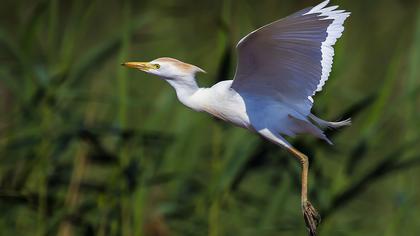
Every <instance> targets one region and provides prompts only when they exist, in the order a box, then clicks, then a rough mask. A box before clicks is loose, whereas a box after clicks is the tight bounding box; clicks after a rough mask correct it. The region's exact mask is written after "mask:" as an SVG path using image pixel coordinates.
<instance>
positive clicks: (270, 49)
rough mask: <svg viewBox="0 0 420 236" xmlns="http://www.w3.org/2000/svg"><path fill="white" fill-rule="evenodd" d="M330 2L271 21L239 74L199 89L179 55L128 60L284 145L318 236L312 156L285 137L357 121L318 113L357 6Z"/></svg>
mask: <svg viewBox="0 0 420 236" xmlns="http://www.w3.org/2000/svg"><path fill="white" fill-rule="evenodd" d="M328 3H329V1H328V0H327V1H324V2H322V3H321V4H319V5H317V6H315V7H311V8H307V9H304V10H301V11H299V12H297V13H295V14H293V15H290V16H288V17H286V18H283V19H281V20H278V21H275V22H273V23H271V24H268V25H265V26H263V27H261V28H259V29H257V30H255V31H253V32H251V33H250V34H248V35H246V36H245V37H244V38H242V39H241V40H240V41H239V43H238V45H237V51H238V60H237V61H238V62H237V68H236V73H235V77H234V79H233V80H226V81H222V82H219V83H217V84H215V85H214V86H212V87H211V88H199V87H198V85H197V83H196V81H195V74H196V73H197V72H204V70H202V69H200V68H199V67H197V66H194V65H191V64H187V63H184V62H181V61H179V60H176V59H172V58H167V57H165V58H159V59H156V60H153V61H151V62H126V63H123V65H124V66H127V67H131V68H136V69H139V70H142V71H145V72H147V73H150V74H154V75H157V76H159V77H160V78H162V79H163V80H165V81H167V82H168V83H169V84H170V85H171V86H172V87H173V88H174V89H175V91H176V94H177V97H178V99H179V100H180V101H181V102H182V103H183V104H184V105H186V106H187V107H190V108H192V109H193V110H196V111H205V112H208V113H210V114H211V115H213V116H215V117H218V118H220V119H222V120H225V121H227V122H230V123H232V124H234V125H237V126H240V127H243V128H245V129H248V130H250V131H252V132H255V133H257V134H259V135H261V136H262V137H264V138H266V139H268V140H269V141H271V142H273V143H275V144H277V145H279V146H281V147H283V148H285V149H286V150H288V151H289V152H290V153H291V154H293V155H294V156H295V157H297V158H298V160H299V161H300V163H301V164H302V176H301V177H302V185H301V187H302V189H301V206H302V211H303V215H304V219H305V222H306V226H307V228H308V230H309V233H310V235H316V227H317V225H318V224H319V222H320V216H319V214H318V212H317V211H316V210H315V208H314V207H313V206H312V204H311V203H310V202H309V200H308V198H307V176H308V168H309V163H308V157H307V156H306V155H304V154H302V153H301V152H299V151H298V150H296V149H295V148H294V147H293V146H292V145H291V144H290V143H289V142H287V141H286V139H285V138H283V136H284V135H285V136H295V135H296V134H302V133H307V134H311V135H313V136H315V137H317V138H320V139H323V140H325V141H326V142H328V143H330V144H331V141H330V140H329V139H328V138H327V137H326V136H325V134H324V132H323V131H322V128H327V127H333V128H338V127H342V126H346V125H349V124H350V119H348V120H344V121H340V122H328V121H324V120H322V119H320V118H318V117H316V116H315V115H313V114H311V108H312V105H313V99H312V97H313V96H314V95H315V93H316V92H318V91H321V90H322V87H323V85H324V84H325V82H326V81H327V79H328V77H329V74H330V72H331V66H332V62H333V55H334V49H333V47H332V46H333V45H334V44H335V42H336V41H337V39H338V38H339V37H340V36H341V34H342V32H343V31H344V27H343V23H344V21H345V19H346V18H347V17H348V16H349V15H350V12H346V11H344V10H336V9H337V8H338V6H330V7H327V5H328Z"/></svg>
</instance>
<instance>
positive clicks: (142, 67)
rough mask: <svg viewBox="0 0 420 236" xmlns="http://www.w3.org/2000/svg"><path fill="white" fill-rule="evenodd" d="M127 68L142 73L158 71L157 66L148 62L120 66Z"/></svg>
mask: <svg viewBox="0 0 420 236" xmlns="http://www.w3.org/2000/svg"><path fill="white" fill-rule="evenodd" d="M121 65H122V66H126V67H129V68H134V69H139V70H142V71H148V70H154V69H158V67H159V65H157V64H152V63H150V62H124V63H122V64H121Z"/></svg>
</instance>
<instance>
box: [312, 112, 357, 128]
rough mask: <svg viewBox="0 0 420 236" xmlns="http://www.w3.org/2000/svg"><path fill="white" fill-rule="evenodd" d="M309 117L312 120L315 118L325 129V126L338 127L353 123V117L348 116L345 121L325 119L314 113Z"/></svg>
mask: <svg viewBox="0 0 420 236" xmlns="http://www.w3.org/2000/svg"><path fill="white" fill-rule="evenodd" d="M309 118H311V120H313V121H314V122H315V123H316V124H318V125H319V126H320V127H321V128H324V129H325V128H333V129H338V128H341V127H343V126H349V125H351V118H348V119H346V120H343V121H338V122H330V121H325V120H323V119H320V118H318V117H316V116H315V115H313V114H310V115H309Z"/></svg>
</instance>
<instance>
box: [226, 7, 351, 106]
mask: <svg viewBox="0 0 420 236" xmlns="http://www.w3.org/2000/svg"><path fill="white" fill-rule="evenodd" d="M328 3H329V0H327V1H324V2H322V3H321V4H319V5H317V6H316V7H313V8H308V9H305V10H302V11H300V12H297V13H295V14H293V15H290V16H288V17H286V18H284V19H281V20H278V21H276V22H273V23H271V24H268V25H266V26H263V27H261V28H259V29H257V30H256V31H253V32H251V33H250V34H248V35H247V36H245V37H244V38H243V39H242V40H241V41H239V43H238V45H237V50H238V65H237V68H236V74H235V78H234V81H233V83H232V88H233V89H234V90H236V91H237V92H238V93H242V94H244V93H245V94H247V95H250V96H267V97H270V98H271V99H275V100H278V101H280V102H283V103H287V104H288V105H290V106H291V107H294V108H295V109H298V111H300V112H301V113H303V114H309V112H310V109H311V108H312V103H313V100H312V96H313V95H314V94H315V93H316V92H317V91H321V90H322V86H323V85H324V84H325V81H326V80H327V79H328V76H329V74H330V72H331V66H332V62H333V55H334V49H333V47H332V46H333V45H334V44H335V42H336V41H337V39H338V38H339V37H340V36H341V34H342V32H343V31H344V27H343V23H344V21H345V19H346V18H347V17H348V16H349V15H350V12H345V11H344V10H336V9H337V8H338V6H331V7H326V6H327V4H328Z"/></svg>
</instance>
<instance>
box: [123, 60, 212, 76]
mask: <svg viewBox="0 0 420 236" xmlns="http://www.w3.org/2000/svg"><path fill="white" fill-rule="evenodd" d="M122 65H123V66H126V67H130V68H134V69H138V70H141V71H144V72H146V73H149V74H153V75H157V76H159V77H161V78H164V79H169V80H172V79H183V78H191V77H194V75H195V74H196V73H197V72H203V73H205V71H204V70H203V69H201V68H199V67H197V66H194V65H191V64H188V63H185V62H182V61H179V60H176V59H173V58H169V57H162V58H158V59H155V60H153V61H151V62H125V63H122Z"/></svg>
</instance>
